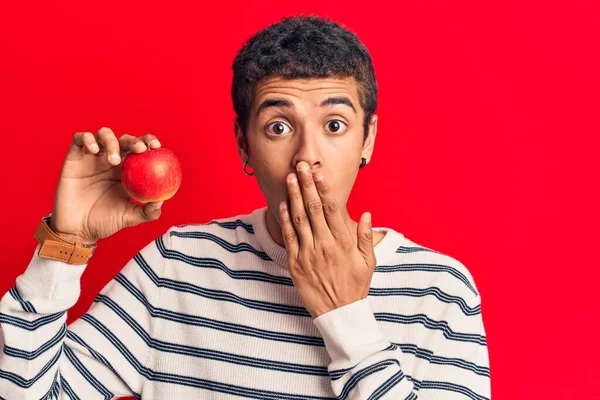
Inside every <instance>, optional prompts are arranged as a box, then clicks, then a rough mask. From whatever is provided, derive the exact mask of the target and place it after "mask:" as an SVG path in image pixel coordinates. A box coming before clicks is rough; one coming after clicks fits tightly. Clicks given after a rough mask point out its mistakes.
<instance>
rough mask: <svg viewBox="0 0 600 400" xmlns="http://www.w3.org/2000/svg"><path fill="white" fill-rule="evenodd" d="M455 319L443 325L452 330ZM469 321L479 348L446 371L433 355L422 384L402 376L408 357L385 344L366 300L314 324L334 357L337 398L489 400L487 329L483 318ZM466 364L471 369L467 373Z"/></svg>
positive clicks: (471, 349)
mask: <svg viewBox="0 0 600 400" xmlns="http://www.w3.org/2000/svg"><path fill="white" fill-rule="evenodd" d="M455 317H456V318H457V320H458V319H459V318H461V316H459V315H453V313H452V312H450V313H449V317H448V318H447V319H448V321H442V322H444V323H446V325H445V326H447V327H448V328H449V329H452V328H451V327H452V326H456V324H455V323H453V322H455V321H453V320H452V319H453V318H455ZM470 318H471V319H470V320H469V322H468V323H467V324H469V326H468V327H467V329H468V330H469V331H470V332H472V329H475V330H476V331H477V332H478V333H479V334H475V335H473V334H466V335H468V336H469V337H474V338H479V339H480V340H478V342H479V343H469V345H467V346H465V347H464V348H465V349H468V350H467V351H466V352H465V353H464V354H462V357H461V360H457V359H453V362H452V363H443V362H442V364H444V365H443V366H440V365H435V367H433V368H432V367H431V365H433V364H432V363H431V361H432V360H433V359H434V358H436V356H435V355H433V356H432V357H431V358H432V360H430V367H429V368H428V369H427V371H426V373H425V375H424V376H423V377H422V378H421V380H420V381H418V380H416V379H414V378H413V377H411V376H408V375H406V373H405V371H403V366H404V353H403V352H402V350H401V349H400V347H399V346H398V345H396V344H393V343H391V342H389V341H387V340H386V339H385V337H384V335H383V333H382V332H381V330H380V328H379V326H378V324H377V321H376V319H375V316H374V314H373V312H372V310H371V307H370V304H369V302H368V299H367V298H365V299H362V300H360V301H356V302H354V303H352V304H348V305H346V306H343V307H340V308H338V309H336V310H332V311H330V312H328V313H325V314H323V315H321V316H319V317H318V318H316V319H315V320H314V323H315V325H316V327H317V329H319V331H320V332H321V334H322V336H323V340H324V342H325V346H326V348H327V352H328V353H329V356H330V358H331V362H330V364H329V366H328V371H329V376H330V379H331V385H332V388H333V391H334V393H335V394H336V396H337V397H338V398H339V399H348V400H359V399H360V400H363V399H365V400H366V399H369V400H371V399H384V400H387V399H390V400H391V399H394V400H401V399H405V400H416V399H419V400H442V399H444V400H446V399H456V400H462V399H464V400H468V399H471V400H488V399H489V398H490V378H489V367H488V352H487V346H486V344H485V330H484V327H483V322H482V319H481V314H480V313H479V314H477V315H476V316H473V317H470ZM460 324H461V325H462V326H464V324H465V322H464V321H463V320H462V319H460ZM455 333H458V332H457V331H456V330H455ZM458 334H459V335H460V333H458ZM452 345H453V344H452V343H450V342H449V343H448V344H447V346H452ZM437 346H439V343H436V347H437ZM442 346H443V344H442ZM438 359H439V360H438ZM436 360H437V361H440V360H442V357H437V358H436ZM434 361H435V360H434ZM465 365H469V366H473V368H469V369H468V370H465V368H464V366H465ZM486 371H487V372H486Z"/></svg>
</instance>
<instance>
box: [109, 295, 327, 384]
mask: <svg viewBox="0 0 600 400" xmlns="http://www.w3.org/2000/svg"><path fill="white" fill-rule="evenodd" d="M103 303H104V304H105V305H106V306H108V307H109V308H110V309H111V310H113V311H114V312H115V314H117V315H118V316H119V317H120V318H121V319H122V320H123V321H124V322H125V323H127V324H128V325H129V326H130V327H131V329H132V330H133V331H134V332H135V333H137V334H138V336H139V337H140V338H141V339H142V340H143V341H144V342H145V343H146V344H147V345H148V347H150V348H153V349H157V350H160V351H164V352H168V353H174V354H184V355H187V356H191V357H198V358H205V359H210V360H217V361H222V362H228V363H232V364H237V365H246V366H250V367H254V368H262V369H269V370H274V371H282V372H288V373H297V374H304V375H316V376H327V375H328V372H327V368H326V367H322V366H312V365H303V364H294V363H287V362H280V361H274V360H268V359H261V358H256V357H248V356H241V355H237V354H233V353H226V352H222V351H216V350H210V349H200V348H197V347H192V346H186V345H182V344H178V343H169V342H165V341H162V340H158V339H154V338H152V337H150V335H149V334H148V333H147V332H146V331H145V330H144V329H143V328H142V327H141V326H140V325H139V324H138V323H137V322H136V321H135V319H134V318H132V317H131V316H130V315H129V314H128V313H127V312H126V311H125V310H124V309H123V308H121V307H120V306H119V305H118V304H117V303H116V302H115V301H114V300H112V299H111V298H106V299H104V301H103Z"/></svg>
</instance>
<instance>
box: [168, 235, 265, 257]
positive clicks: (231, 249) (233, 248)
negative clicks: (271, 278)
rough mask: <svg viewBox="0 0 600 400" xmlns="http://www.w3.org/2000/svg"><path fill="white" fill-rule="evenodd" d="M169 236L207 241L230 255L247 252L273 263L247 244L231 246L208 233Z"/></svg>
mask: <svg viewBox="0 0 600 400" xmlns="http://www.w3.org/2000/svg"><path fill="white" fill-rule="evenodd" d="M171 236H177V237H181V238H191V239H204V240H208V241H211V242H214V243H216V244H218V245H219V246H221V247H222V248H224V249H225V250H227V251H228V252H230V253H240V252H242V251H247V252H249V253H252V254H254V255H256V256H257V257H259V258H261V259H263V260H265V261H273V260H271V257H269V256H268V255H267V253H265V252H264V251H260V250H257V249H255V248H254V247H252V246H251V245H250V244H248V243H244V242H241V243H237V244H232V243H229V242H228V241H226V240H224V239H223V238H221V237H219V236H217V235H213V234H212V233H208V232H177V231H174V232H171Z"/></svg>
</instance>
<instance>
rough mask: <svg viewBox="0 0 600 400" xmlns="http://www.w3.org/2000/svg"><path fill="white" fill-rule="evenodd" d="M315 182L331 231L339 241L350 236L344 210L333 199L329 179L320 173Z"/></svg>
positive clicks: (316, 174) (317, 174) (316, 175)
mask: <svg viewBox="0 0 600 400" xmlns="http://www.w3.org/2000/svg"><path fill="white" fill-rule="evenodd" d="M314 181H315V187H316V188H317V193H318V194H319V197H320V198H321V202H322V203H323V214H324V215H325V220H326V221H327V226H328V227H329V230H330V231H331V233H332V234H333V236H334V237H335V238H336V239H338V240H339V239H341V238H345V237H347V236H348V235H349V230H348V227H347V226H346V222H345V221H344V216H343V214H342V209H341V208H340V207H339V205H338V203H337V201H336V200H335V198H334V197H333V194H332V193H331V190H330V189H329V183H328V182H327V179H325V176H324V175H323V173H322V172H320V171H319V172H317V173H315V177H314Z"/></svg>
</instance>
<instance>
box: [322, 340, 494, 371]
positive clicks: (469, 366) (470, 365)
mask: <svg viewBox="0 0 600 400" xmlns="http://www.w3.org/2000/svg"><path fill="white" fill-rule="evenodd" d="M397 348H400V349H401V350H402V352H403V353H406V354H412V355H413V356H415V357H417V358H420V359H423V360H426V361H428V362H429V363H431V364H437V365H449V366H453V367H457V368H462V369H464V370H467V371H471V372H473V373H475V374H477V375H480V376H485V377H487V378H489V377H490V369H489V368H488V367H484V366H481V365H477V364H475V363H474V362H471V361H466V360H462V359H460V358H447V357H442V356H437V355H435V354H434V353H433V351H431V350H427V349H423V348H421V347H418V346H416V345H414V344H412V343H392V344H391V345H389V346H388V347H387V348H385V349H383V350H382V351H393V350H396V349H397ZM351 369H352V368H344V369H339V370H335V371H331V372H329V376H330V377H331V379H332V380H337V379H340V378H341V377H342V376H344V374H346V373H347V372H348V371H350V370H351Z"/></svg>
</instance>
